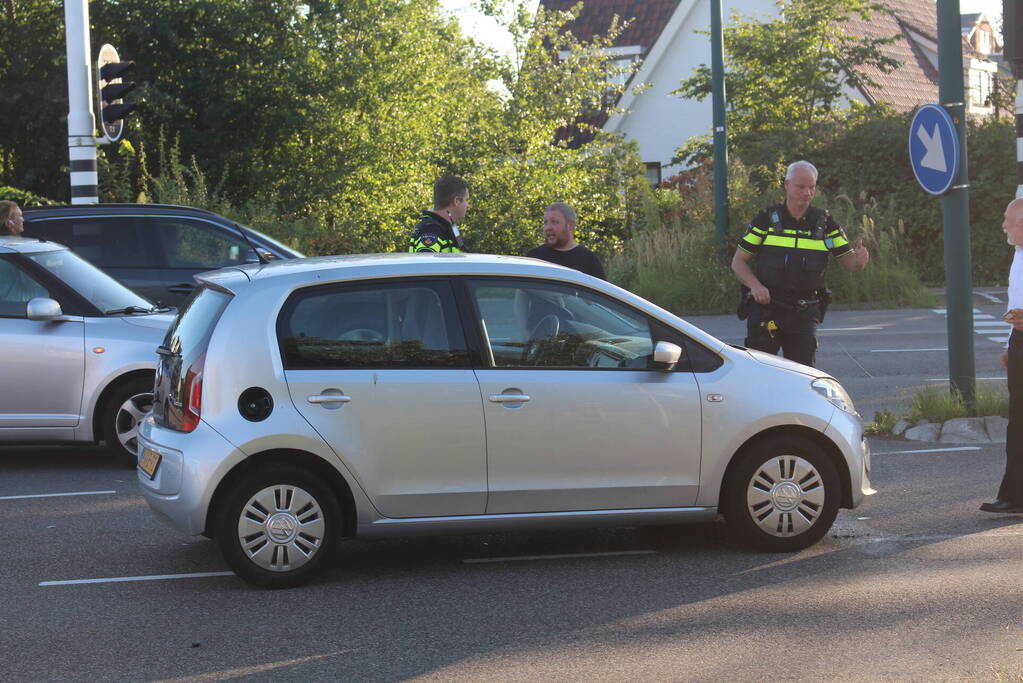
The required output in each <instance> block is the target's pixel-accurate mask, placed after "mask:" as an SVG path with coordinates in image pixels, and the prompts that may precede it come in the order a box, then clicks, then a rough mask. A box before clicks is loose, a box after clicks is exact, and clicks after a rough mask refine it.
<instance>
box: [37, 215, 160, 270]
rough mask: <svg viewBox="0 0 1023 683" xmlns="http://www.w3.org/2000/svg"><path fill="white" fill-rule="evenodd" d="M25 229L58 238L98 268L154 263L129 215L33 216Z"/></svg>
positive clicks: (150, 265)
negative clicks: (82, 216) (58, 217)
mask: <svg viewBox="0 0 1023 683" xmlns="http://www.w3.org/2000/svg"><path fill="white" fill-rule="evenodd" d="M25 233H26V234H28V235H32V236H33V237H42V238H44V239H48V240H50V241H53V242H59V243H60V244H63V245H65V246H67V247H70V248H71V249H72V251H74V252H75V253H76V254H78V255H79V256H81V257H82V258H84V259H85V260H86V261H89V262H91V263H93V264H94V265H97V266H99V267H100V268H152V267H154V266H156V265H157V263H156V261H155V259H154V258H153V255H152V252H151V250H150V249H148V248H147V245H146V243H145V240H144V235H143V234H142V231H140V227H139V223H138V221H137V220H136V219H134V218H131V217H117V216H105V217H103V218H86V219H83V218H67V219H52V218H51V219H35V220H33V221H31V223H29V224H28V225H26V226H25Z"/></svg>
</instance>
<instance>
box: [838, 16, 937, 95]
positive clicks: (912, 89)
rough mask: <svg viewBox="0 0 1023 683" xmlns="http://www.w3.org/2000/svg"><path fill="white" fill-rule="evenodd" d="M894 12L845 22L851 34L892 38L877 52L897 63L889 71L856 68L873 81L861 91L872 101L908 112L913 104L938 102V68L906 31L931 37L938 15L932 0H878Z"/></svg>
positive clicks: (856, 17) (933, 33) (854, 18)
mask: <svg viewBox="0 0 1023 683" xmlns="http://www.w3.org/2000/svg"><path fill="white" fill-rule="evenodd" d="M881 1H882V2H883V3H884V4H885V5H886V6H887V7H888V8H889V9H891V10H892V11H893V12H894V13H895V14H894V15H892V14H887V13H881V12H875V13H874V14H873V15H872V16H871V17H870V19H866V20H865V19H861V18H860V17H859V16H853V17H851V18H850V19H849V21H848V23H847V24H846V26H847V28H848V31H849V33H850V34H851V35H854V36H863V37H865V38H889V37H893V36H894V37H895V41H894V42H893V43H891V44H889V45H883V46H881V52H882V53H883V54H884V55H885V56H886V57H891V58H893V59H895V60H896V61H897V62H899V66H898V67H896V68H895V69H894V70H893V71H891V72H890V73H884V72H882V71H881V70H880V69H878V68H876V67H873V66H862V67H860V69H859V71H860V73H862V74H863V75H864V76H866V77H867V78H869V79H871V80H873V81H874V83H875V85H867V84H864V86H863V88H862V89H863V91H864V94H865V95H866V96H867V97H868V98H869V99H871V100H873V101H879V100H880V101H884V102H887V103H888V104H890V105H891V106H892V107H893V108H894V109H896V110H897V111H911V110H912V109H913V108H914V107H916V106H918V105H921V104H924V103H927V102H937V101H938V71H937V69H935V68H934V65H933V64H931V61H930V60H929V59H928V58H927V56H926V55H925V54H924V53H923V52H922V51H921V50H920V47H919V46H918V45H917V43H916V42H915V41H914V40H912V39H911V38H910V37H909V32H910V31H912V32H914V33H918V34H920V35H922V36H925V37H928V38H931V39H932V40H933V39H934V37H935V35H936V34H937V25H938V18H937V12H936V9H935V4H934V0H881Z"/></svg>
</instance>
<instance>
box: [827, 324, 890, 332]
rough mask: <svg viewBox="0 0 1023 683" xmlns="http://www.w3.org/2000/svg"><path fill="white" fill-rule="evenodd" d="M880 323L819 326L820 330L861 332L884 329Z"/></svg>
mask: <svg viewBox="0 0 1023 683" xmlns="http://www.w3.org/2000/svg"><path fill="white" fill-rule="evenodd" d="M883 329H884V328H883V327H881V326H880V325H868V326H866V327H818V328H817V331H818V332H859V331H861V330H883Z"/></svg>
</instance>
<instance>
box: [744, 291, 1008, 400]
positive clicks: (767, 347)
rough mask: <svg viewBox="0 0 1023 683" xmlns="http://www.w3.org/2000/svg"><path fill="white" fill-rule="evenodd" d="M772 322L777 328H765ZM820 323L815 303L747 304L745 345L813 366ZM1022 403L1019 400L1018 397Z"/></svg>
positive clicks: (818, 306)
mask: <svg viewBox="0 0 1023 683" xmlns="http://www.w3.org/2000/svg"><path fill="white" fill-rule="evenodd" d="M771 321H774V326H775V327H777V329H775V330H773V331H772V329H771V327H772V326H770V325H769V323H770V322H771ZM820 322H821V311H820V305H819V304H810V305H809V306H807V307H806V308H805V309H804V310H801V311H797V310H792V309H791V308H788V307H782V306H781V305H779V304H767V305H766V306H765V305H762V304H758V303H751V304H750V314H749V317H748V318H747V319H746V346H747V347H748V348H751V349H756V350H757V351H764V352H766V353H778V349H781V350H782V352H783V353H784V354H785V357H786V358H788V359H789V360H793V361H795V362H797V363H802V364H803V365H809V366H811V367H812V366H813V364H814V363H815V362H816V360H817V326H818V325H820ZM1021 400H1023V397H1021Z"/></svg>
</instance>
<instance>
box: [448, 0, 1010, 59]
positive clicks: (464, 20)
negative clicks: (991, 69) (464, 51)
mask: <svg viewBox="0 0 1023 683" xmlns="http://www.w3.org/2000/svg"><path fill="white" fill-rule="evenodd" d="M538 3H539V0H531V4H532V5H533V6H534V7H535V6H536V5H537V4H538ZM441 5H442V6H443V7H444V9H445V10H447V11H448V12H451V14H452V15H454V16H455V17H457V18H458V20H459V21H460V22H461V24H462V28H463V29H464V30H465V32H466V33H467V34H469V35H473V36H476V37H478V38H479V39H480V41H481V42H483V43H485V44H486V45H489V46H491V47H493V48H496V49H497V50H499V51H501V52H504V53H508V52H509V51H510V50H511V37H510V36H509V35H508V33H507V32H506V31H505V30H504V29H502V28H501V27H500V26H498V25H497V22H495V21H493V20H491V19H489V18H487V17H484V16H482V15H481V14H480V13H479V12H476V11H474V10H473V9H472V5H473V1H472V0H441ZM959 11H960V12H962V13H963V14H971V13H973V12H985V13H987V14H988V16H989V17H990V18H991V20H992V21H994V23H995V25H996V26H1000V25H1001V17H1002V0H959Z"/></svg>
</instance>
